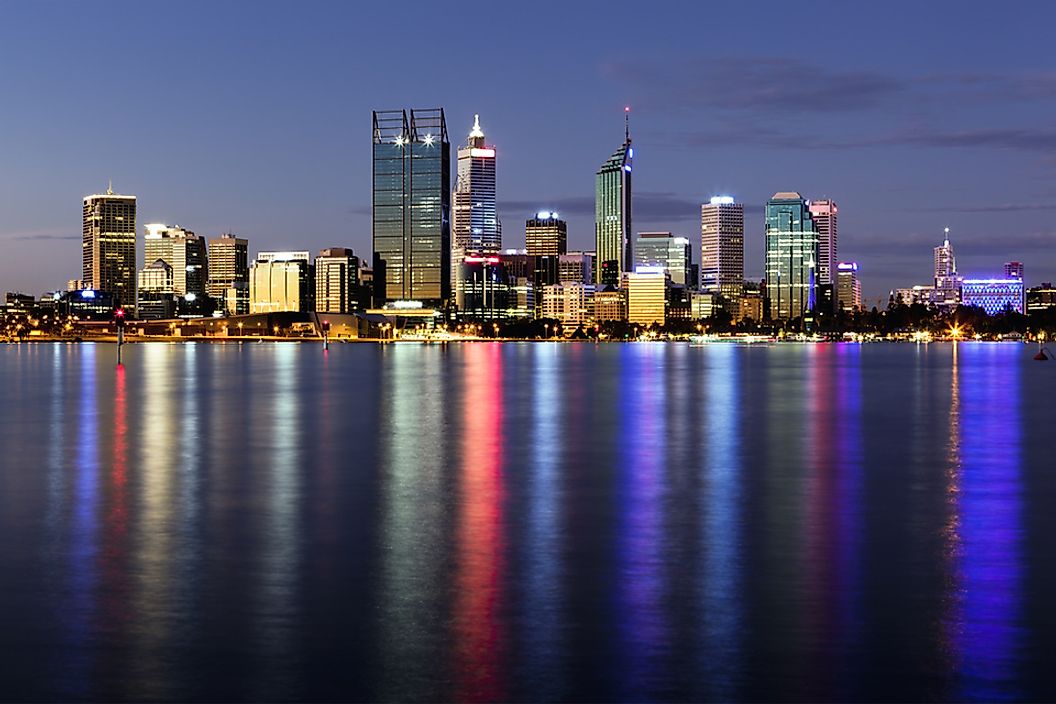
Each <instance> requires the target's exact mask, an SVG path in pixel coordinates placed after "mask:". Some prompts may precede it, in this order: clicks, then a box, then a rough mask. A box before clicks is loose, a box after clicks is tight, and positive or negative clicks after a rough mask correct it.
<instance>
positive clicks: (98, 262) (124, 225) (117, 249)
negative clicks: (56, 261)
mask: <svg viewBox="0 0 1056 704" xmlns="http://www.w3.org/2000/svg"><path fill="white" fill-rule="evenodd" d="M82 224H83V228H82V240H81V264H82V281H83V286H84V287H85V288H91V289H93V290H96V291H106V292H108V293H112V294H113V296H114V302H115V304H116V305H119V306H121V307H122V308H127V309H130V310H134V309H135V306H136V197H135V196H122V195H118V194H116V193H114V191H113V189H112V188H110V187H108V188H107V189H106V193H104V194H94V195H90V196H85V197H84V209H83V221H82Z"/></svg>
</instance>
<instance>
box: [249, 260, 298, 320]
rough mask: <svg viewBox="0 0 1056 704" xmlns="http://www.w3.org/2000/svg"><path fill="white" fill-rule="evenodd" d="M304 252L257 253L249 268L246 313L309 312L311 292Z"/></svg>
mask: <svg viewBox="0 0 1056 704" xmlns="http://www.w3.org/2000/svg"><path fill="white" fill-rule="evenodd" d="M310 262H311V258H310V256H309V254H308V252H307V251H295V252H260V253H259V254H257V259H256V261H254V262H253V264H252V265H250V267H249V312H250V313H278V312H282V311H302V312H310V311H311V310H312V309H313V308H314V305H313V302H312V295H313V293H314V286H313V280H312V279H313V277H312V269H313V267H312V265H311V263H310Z"/></svg>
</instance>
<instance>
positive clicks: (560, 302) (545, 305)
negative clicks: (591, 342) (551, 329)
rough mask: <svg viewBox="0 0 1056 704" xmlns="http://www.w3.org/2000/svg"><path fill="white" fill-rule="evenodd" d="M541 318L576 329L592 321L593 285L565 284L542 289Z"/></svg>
mask: <svg viewBox="0 0 1056 704" xmlns="http://www.w3.org/2000/svg"><path fill="white" fill-rule="evenodd" d="M540 317H542V318H549V319H552V320H559V321H560V322H561V325H562V326H565V327H572V328H577V327H579V326H580V325H589V324H590V323H591V322H592V321H593V320H594V284H584V283H567V284H552V285H550V286H544V287H543V301H542V313H541V315H540Z"/></svg>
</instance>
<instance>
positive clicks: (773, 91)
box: [603, 57, 907, 113]
mask: <svg viewBox="0 0 1056 704" xmlns="http://www.w3.org/2000/svg"><path fill="white" fill-rule="evenodd" d="M603 71H604V72H605V73H606V74H607V75H608V76H610V77H611V78H614V79H616V80H619V81H622V82H625V83H628V84H630V85H631V86H632V87H633V88H636V89H638V90H639V91H640V92H641V93H642V94H643V95H645V96H646V97H647V99H648V100H649V102H652V103H656V104H658V105H660V106H665V107H671V106H682V107H707V108H709V109H723V110H737V111H754V112H769V111H775V110H776V111H781V112H782V113H788V112H805V113H810V112H832V111H840V112H847V111H855V110H862V109H865V108H869V107H873V106H876V105H879V104H882V103H884V102H886V101H888V100H889V99H890V98H893V97H895V96H898V95H900V94H902V93H904V92H905V91H906V90H907V85H906V83H905V81H903V80H902V79H899V78H896V77H894V76H889V75H885V74H882V73H878V72H874V71H848V70H833V69H828V68H825V67H822V66H817V65H812V64H808V63H806V62H804V61H801V60H798V59H786V58H778V57H773V58H735V57H726V58H718V59H703V58H697V59H688V60H685V61H682V62H680V63H678V64H674V65H659V64H637V63H633V64H632V63H629V62H616V63H610V64H606V65H605V66H603Z"/></svg>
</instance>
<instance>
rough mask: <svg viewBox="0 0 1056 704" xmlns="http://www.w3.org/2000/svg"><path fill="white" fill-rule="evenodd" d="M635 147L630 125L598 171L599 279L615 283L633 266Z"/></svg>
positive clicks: (596, 241)
mask: <svg viewBox="0 0 1056 704" xmlns="http://www.w3.org/2000/svg"><path fill="white" fill-rule="evenodd" d="M633 161H634V149H633V148H632V147H631V131H630V127H629V126H627V127H626V129H625V131H624V139H623V144H622V145H620V148H619V149H617V150H616V151H615V152H613V154H612V156H610V157H609V158H608V159H607V160H606V161H605V163H604V164H602V165H601V168H600V169H598V171H597V173H596V174H595V181H594V244H595V258H596V265H597V272H596V281H597V282H598V283H602V284H606V283H616V284H617V285H618V284H619V282H620V281H621V280H622V274H623V273H624V272H629V271H631V270H632V269H633V267H634V242H633V240H632V239H631V168H632V162H633ZM606 274H608V276H606Z"/></svg>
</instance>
